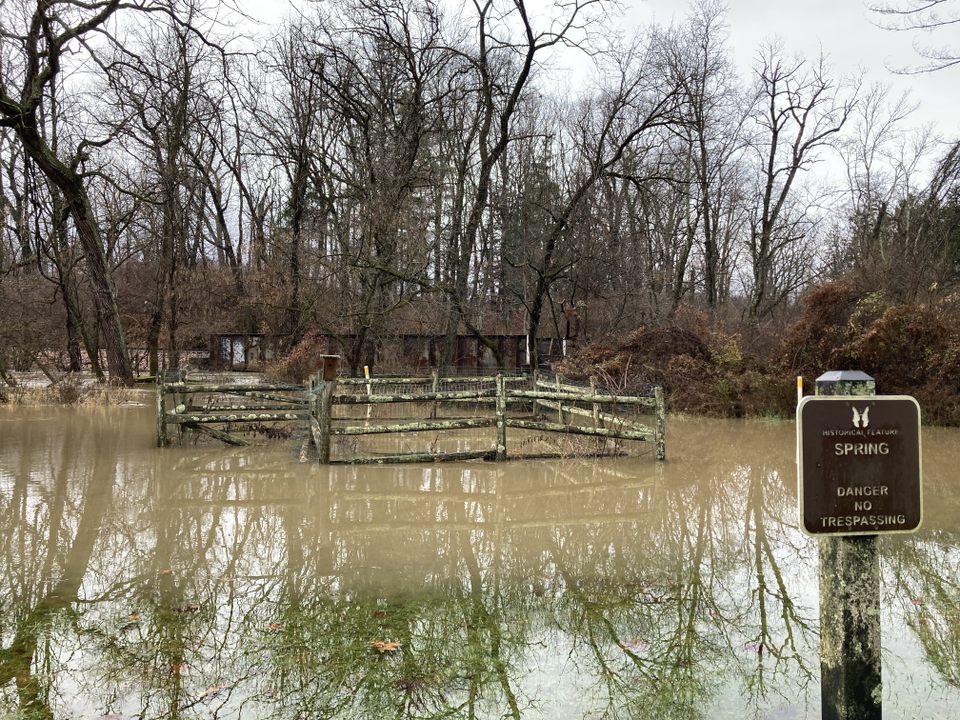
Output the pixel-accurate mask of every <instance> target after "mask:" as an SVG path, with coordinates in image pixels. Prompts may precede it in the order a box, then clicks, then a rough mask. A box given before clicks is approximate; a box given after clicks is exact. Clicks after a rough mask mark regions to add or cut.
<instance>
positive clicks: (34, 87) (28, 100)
mask: <svg viewBox="0 0 960 720" xmlns="http://www.w3.org/2000/svg"><path fill="white" fill-rule="evenodd" d="M120 6H121V3H120V0H95V1H94V2H75V1H69V0H59V1H54V2H41V3H37V5H36V7H35V8H34V9H32V10H27V11H26V12H25V13H24V14H23V15H21V14H20V13H19V12H17V9H15V8H11V7H9V6H8V7H6V8H5V9H4V18H3V26H4V31H3V34H2V45H0V51H2V53H3V54H4V56H6V58H7V62H5V63H4V66H3V69H2V77H0V82H2V87H0V126H2V127H9V128H11V129H12V130H13V131H14V133H15V134H16V136H17V138H18V139H19V140H20V142H21V143H22V145H23V148H24V151H25V152H26V154H27V156H29V157H30V159H31V160H32V161H33V162H35V163H36V165H37V167H38V168H39V169H40V171H41V172H42V173H43V174H44V176H45V177H46V178H47V179H48V180H49V181H50V183H51V184H52V185H53V186H54V187H56V188H57V190H58V191H59V192H60V193H61V194H62V196H63V201H64V203H65V206H66V208H67V211H68V213H69V215H70V218H71V219H72V221H73V225H74V227H75V229H76V232H77V236H78V238H79V239H80V242H81V245H82V246H83V249H84V255H85V263H86V267H87V272H88V277H89V278H90V282H91V284H92V286H93V297H94V303H95V306H96V310H97V319H98V324H99V326H100V330H101V333H102V334H103V338H104V343H105V346H106V351H107V362H108V365H109V368H110V373H111V375H112V376H113V377H114V378H116V379H117V380H120V381H123V382H131V381H132V380H133V370H132V367H131V364H130V358H129V356H128V354H127V345H126V340H125V338H124V331H123V325H122V323H121V320H120V313H119V310H118V308H117V296H116V289H115V287H114V283H113V277H112V274H111V270H110V266H109V262H108V259H107V254H106V246H105V243H104V239H103V233H102V230H101V228H100V226H99V223H98V220H97V216H96V212H95V210H94V208H93V205H92V203H91V200H90V196H89V194H88V190H87V177H86V174H85V172H84V170H83V164H84V162H85V161H86V160H87V158H88V157H89V154H90V153H91V152H92V151H93V150H94V149H95V148H97V147H99V146H102V145H103V144H105V143H106V142H108V140H109V138H102V139H89V138H84V139H81V140H80V141H79V142H77V143H76V144H74V145H73V146H72V147H66V144H65V143H63V144H61V145H60V146H59V147H58V148H56V149H55V148H54V147H52V146H51V145H50V143H49V142H48V141H47V139H46V138H45V137H44V132H43V127H42V126H41V117H42V116H43V109H44V106H45V104H46V103H47V102H49V98H50V97H51V88H52V86H53V85H54V84H55V83H57V82H58V80H59V79H60V76H61V73H62V71H63V63H64V61H65V59H66V58H68V57H70V56H72V55H74V54H76V53H82V52H84V48H85V46H86V43H87V41H88V40H89V39H90V38H91V36H93V35H94V34H97V33H99V32H102V31H103V28H104V26H105V24H106V23H107V21H108V20H110V18H111V17H112V16H113V15H114V14H115V13H116V12H117V10H118V9H119V8H120ZM53 94H54V95H55V93H53Z"/></svg>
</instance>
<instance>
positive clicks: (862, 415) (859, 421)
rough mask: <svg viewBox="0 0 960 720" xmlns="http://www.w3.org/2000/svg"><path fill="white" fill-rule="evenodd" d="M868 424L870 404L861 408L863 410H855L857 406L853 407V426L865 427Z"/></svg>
mask: <svg viewBox="0 0 960 720" xmlns="http://www.w3.org/2000/svg"><path fill="white" fill-rule="evenodd" d="M869 424H870V406H869V405H868V406H867V407H865V408H864V409H863V412H859V411H857V408H856V407H854V408H853V426H854V427H855V428H858V427H867V426H868V425H869Z"/></svg>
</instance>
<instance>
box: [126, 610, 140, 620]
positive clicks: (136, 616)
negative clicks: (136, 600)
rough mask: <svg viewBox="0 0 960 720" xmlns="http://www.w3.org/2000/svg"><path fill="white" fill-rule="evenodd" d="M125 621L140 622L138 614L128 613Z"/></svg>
mask: <svg viewBox="0 0 960 720" xmlns="http://www.w3.org/2000/svg"><path fill="white" fill-rule="evenodd" d="M127 620H129V621H130V622H140V613H138V612H132V613H130V615H129V616H128V617H127Z"/></svg>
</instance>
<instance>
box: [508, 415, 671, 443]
mask: <svg viewBox="0 0 960 720" xmlns="http://www.w3.org/2000/svg"><path fill="white" fill-rule="evenodd" d="M507 427H514V428H521V429H523V430H540V431H542V432H555V433H566V434H569V435H590V436H592V437H604V438H616V439H618V440H653V439H654V438H653V433H652V432H650V431H649V430H614V429H611V428H589V427H580V426H579V425H561V424H560V423H551V422H536V421H534V420H518V419H514V418H508V419H507Z"/></svg>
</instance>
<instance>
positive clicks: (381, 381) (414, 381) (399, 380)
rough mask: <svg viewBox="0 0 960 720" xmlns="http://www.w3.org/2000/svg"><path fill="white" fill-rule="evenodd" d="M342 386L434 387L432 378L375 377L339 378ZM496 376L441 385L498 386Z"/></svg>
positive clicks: (511, 379) (519, 378)
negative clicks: (368, 378)
mask: <svg viewBox="0 0 960 720" xmlns="http://www.w3.org/2000/svg"><path fill="white" fill-rule="evenodd" d="M528 380H529V378H527V377H526V376H523V375H510V376H506V377H504V381H505V382H507V383H523V382H527V381H528ZM337 382H339V383H340V384H341V385H367V384H370V385H433V378H432V377H383V376H380V377H375V378H370V380H367V379H366V378H339V379H338V380H337ZM496 382H497V376H496V375H475V376H464V377H445V378H440V383H441V384H443V383H461V384H471V385H477V384H481V385H482V384H490V385H493V384H496Z"/></svg>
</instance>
